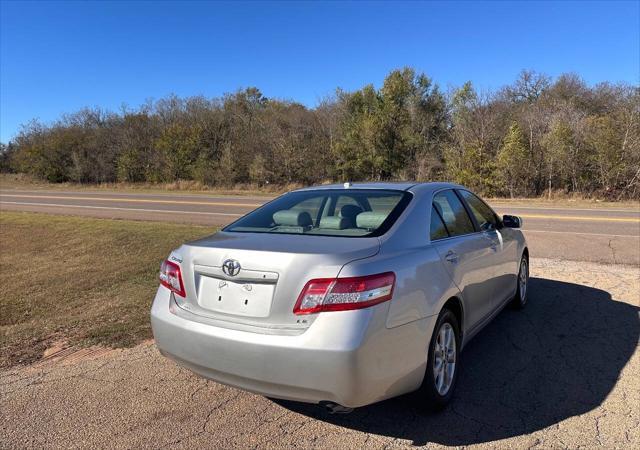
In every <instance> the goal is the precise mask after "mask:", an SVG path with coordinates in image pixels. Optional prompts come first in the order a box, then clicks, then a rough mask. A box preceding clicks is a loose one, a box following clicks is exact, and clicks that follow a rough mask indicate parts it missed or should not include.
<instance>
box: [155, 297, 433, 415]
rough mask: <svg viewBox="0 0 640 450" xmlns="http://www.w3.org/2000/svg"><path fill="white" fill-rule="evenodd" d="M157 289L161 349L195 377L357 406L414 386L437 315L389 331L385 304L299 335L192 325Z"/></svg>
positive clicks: (328, 319) (323, 320) (326, 318)
mask: <svg viewBox="0 0 640 450" xmlns="http://www.w3.org/2000/svg"><path fill="white" fill-rule="evenodd" d="M170 298H171V297H170V293H169V291H168V290H167V289H165V288H163V287H160V288H159V289H158V293H157V294H156V298H155V300H154V302H153V306H152V309H151V325H152V328H153V334H154V337H155V340H156V345H157V346H158V349H159V350H160V351H161V352H162V353H163V354H164V355H165V356H167V357H169V358H171V359H173V360H175V361H176V362H177V363H178V364H180V365H182V366H184V367H186V368H188V369H190V370H192V371H193V372H195V373H197V374H199V375H201V376H203V377H206V378H209V379H212V380H215V381H218V382H221V383H223V384H227V385H230V386H234V387H238V388H241V389H244V390H247V391H251V392H255V393H259V394H262V395H266V396H269V397H275V398H282V399H288V400H296V401H303V402H311V403H317V402H320V401H332V402H336V403H339V404H341V405H344V406H348V407H358V406H363V405H366V404H370V403H374V402H376V401H379V400H383V399H385V398H389V397H393V396H396V395H400V394H403V393H406V392H410V391H412V390H415V389H417V388H418V387H419V385H420V383H421V382H422V377H423V375H424V369H425V366H426V355H427V346H428V343H429V339H430V337H431V333H432V330H433V326H434V325H435V320H436V318H435V317H428V318H426V319H422V320H419V321H416V322H412V323H410V324H407V325H403V326H400V327H396V328H392V329H387V328H386V327H385V320H386V315H387V310H388V305H389V304H388V303H382V304H380V305H376V306H374V307H372V308H367V309H363V310H358V311H340V312H330V313H321V315H320V316H318V318H317V319H316V320H315V321H314V322H313V323H312V325H311V326H310V327H309V328H308V329H307V330H306V331H305V332H304V333H302V334H300V335H296V336H280V335H264V334H258V333H252V332H247V331H239V330H231V329H226V328H220V327H214V326H211V325H207V324H203V323H198V322H193V321H190V320H187V319H184V318H182V317H178V316H176V315H175V314H173V313H171V312H170V311H169V302H170Z"/></svg>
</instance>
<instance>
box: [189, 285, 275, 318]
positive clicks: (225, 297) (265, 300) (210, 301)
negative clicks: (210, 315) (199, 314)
mask: <svg viewBox="0 0 640 450" xmlns="http://www.w3.org/2000/svg"><path fill="white" fill-rule="evenodd" d="M274 288H275V284H271V283H255V282H251V281H231V280H227V279H223V278H217V277H213V276H200V286H199V289H198V303H199V305H200V307H201V308H203V309H207V310H210V311H215V312H218V313H223V314H230V315H235V316H245V317H269V312H270V311H271V302H272V300H273V292H274Z"/></svg>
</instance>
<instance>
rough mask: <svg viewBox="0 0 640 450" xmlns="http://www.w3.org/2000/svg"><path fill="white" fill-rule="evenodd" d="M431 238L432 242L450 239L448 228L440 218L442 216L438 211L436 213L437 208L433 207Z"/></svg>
mask: <svg viewBox="0 0 640 450" xmlns="http://www.w3.org/2000/svg"><path fill="white" fill-rule="evenodd" d="M430 237H431V240H432V241H435V240H437V239H443V238H446V237H449V233H448V232H447V228H446V227H445V226H444V222H443V221H442V219H441V218H440V214H438V211H436V208H435V206H431V230H430Z"/></svg>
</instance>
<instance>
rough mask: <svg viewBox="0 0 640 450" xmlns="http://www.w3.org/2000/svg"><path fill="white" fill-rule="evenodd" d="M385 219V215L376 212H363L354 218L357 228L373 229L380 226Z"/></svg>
mask: <svg viewBox="0 0 640 450" xmlns="http://www.w3.org/2000/svg"><path fill="white" fill-rule="evenodd" d="M386 218H387V214H385V213H377V212H372V211H368V212H363V213H360V214H358V215H357V216H356V225H357V226H358V228H366V229H369V230H370V229H374V228H378V227H379V226H380V225H382V222H384V220H385V219H386Z"/></svg>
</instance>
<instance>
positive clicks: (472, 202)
mask: <svg viewBox="0 0 640 450" xmlns="http://www.w3.org/2000/svg"><path fill="white" fill-rule="evenodd" d="M458 192H459V193H460V195H461V196H462V198H464V201H465V202H467V205H469V209H470V210H471V213H472V214H473V216H474V217H475V219H476V222H478V226H479V227H480V229H481V230H482V231H489V230H495V229H497V228H498V218H497V217H496V214H495V213H494V212H493V210H492V209H491V208H489V206H488V205H487V204H486V203H485V202H483V201H482V200H480V199H479V198H478V197H477V196H476V195H474V194H472V193H471V192H469V191H462V190H461V191H458Z"/></svg>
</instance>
